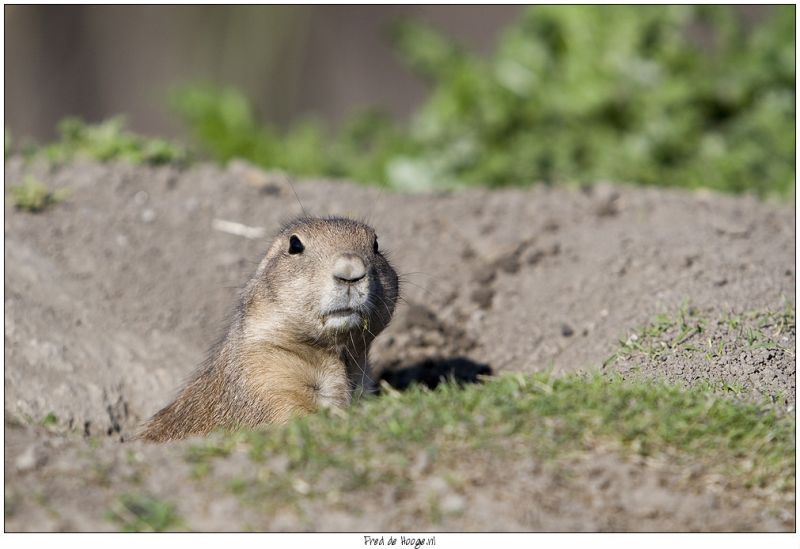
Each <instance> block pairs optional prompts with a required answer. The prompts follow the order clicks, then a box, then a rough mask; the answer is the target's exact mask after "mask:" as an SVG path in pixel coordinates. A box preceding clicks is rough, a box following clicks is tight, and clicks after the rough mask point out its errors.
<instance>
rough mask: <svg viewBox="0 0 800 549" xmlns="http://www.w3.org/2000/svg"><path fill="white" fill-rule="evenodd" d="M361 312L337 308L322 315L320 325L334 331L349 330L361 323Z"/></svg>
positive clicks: (348, 308)
mask: <svg viewBox="0 0 800 549" xmlns="http://www.w3.org/2000/svg"><path fill="white" fill-rule="evenodd" d="M361 315H362V313H361V311H359V310H357V309H354V308H352V307H339V308H336V309H331V310H329V311H326V312H324V313H323V314H322V323H323V324H324V325H325V327H326V328H333V329H336V330H342V329H350V328H355V327H356V326H360V325H361V323H362V316H361Z"/></svg>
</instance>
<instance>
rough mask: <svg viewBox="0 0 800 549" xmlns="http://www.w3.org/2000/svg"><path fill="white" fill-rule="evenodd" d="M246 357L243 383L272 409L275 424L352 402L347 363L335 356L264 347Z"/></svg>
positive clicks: (242, 374) (305, 349)
mask: <svg viewBox="0 0 800 549" xmlns="http://www.w3.org/2000/svg"><path fill="white" fill-rule="evenodd" d="M243 358H244V359H243V361H242V372H241V380H242V381H243V382H244V383H245V385H246V387H247V390H248V392H249V393H251V394H252V395H253V396H254V397H255V398H257V399H258V400H260V401H262V402H264V404H265V405H266V406H267V407H268V409H269V415H270V416H271V418H270V419H271V421H274V422H278V423H283V422H286V421H288V420H289V419H291V418H292V417H295V416H298V415H303V414H307V413H310V412H313V411H314V410H316V409H318V408H324V407H331V406H337V407H344V406H347V405H348V404H349V403H350V398H351V391H350V386H349V384H348V380H347V372H346V367H345V364H344V363H343V362H342V361H341V360H340V359H339V358H338V357H337V356H335V355H334V354H332V353H329V352H324V351H320V350H316V349H309V348H301V349H293V350H291V351H289V350H284V349H280V348H275V347H271V346H267V345H262V346H256V347H255V348H251V349H250V350H248V351H247V352H246V353H245V356H244V357H243Z"/></svg>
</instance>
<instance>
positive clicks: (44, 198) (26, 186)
mask: <svg viewBox="0 0 800 549" xmlns="http://www.w3.org/2000/svg"><path fill="white" fill-rule="evenodd" d="M69 192H70V191H69V189H61V190H60V191H56V192H53V191H51V190H50V189H48V188H47V187H46V186H45V185H44V183H42V182H41V181H39V180H38V179H36V178H35V177H33V176H27V177H26V178H25V180H24V182H23V183H22V184H21V185H13V186H11V199H12V200H13V203H14V207H16V208H17V209H19V210H25V211H28V212H33V213H37V212H41V211H43V210H45V209H46V208H47V207H49V206H52V205H53V204H57V203H58V202H61V201H62V200H64V199H65V198H66V197H67V196H68V195H69Z"/></svg>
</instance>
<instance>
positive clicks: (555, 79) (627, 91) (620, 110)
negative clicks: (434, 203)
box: [84, 5, 795, 197]
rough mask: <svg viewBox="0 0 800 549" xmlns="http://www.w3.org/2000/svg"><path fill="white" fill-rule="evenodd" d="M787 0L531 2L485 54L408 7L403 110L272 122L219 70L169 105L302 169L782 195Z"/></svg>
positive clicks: (203, 138) (788, 174) (218, 152)
mask: <svg viewBox="0 0 800 549" xmlns="http://www.w3.org/2000/svg"><path fill="white" fill-rule="evenodd" d="M794 13H795V8H794V6H774V7H772V8H771V9H770V10H769V11H768V12H767V14H766V16H765V17H764V18H763V19H762V20H761V21H759V22H758V24H756V25H748V24H747V21H746V20H745V18H743V17H742V16H741V13H740V12H739V11H737V9H736V8H734V7H732V6H646V7H645V6H629V5H628V6H589V5H585V6H535V7H529V8H526V9H525V10H523V11H522V12H520V14H519V16H518V17H517V18H516V19H515V20H514V22H513V23H511V24H510V25H509V26H508V28H506V29H505V30H504V31H502V33H500V35H499V39H498V40H497V44H496V47H495V49H494V51H493V53H491V54H490V55H488V56H482V55H480V54H476V53H474V52H471V51H469V50H468V49H466V48H464V47H462V46H460V45H459V44H458V43H457V42H456V41H454V40H452V39H450V38H449V37H448V36H446V35H445V34H443V33H440V32H438V31H436V30H434V28H433V27H432V26H430V25H426V24H423V23H420V22H416V21H413V20H402V21H399V22H396V23H395V24H394V25H392V26H391V32H390V33H389V36H390V40H391V44H392V45H393V47H394V48H395V50H396V52H397V53H398V55H399V56H400V58H401V59H402V60H403V61H404V63H405V64H406V65H407V66H408V67H409V68H410V69H411V70H412V71H413V72H414V73H415V74H416V75H418V76H419V77H421V78H422V79H424V81H425V82H427V84H428V85H429V88H430V93H429V95H428V97H427V98H426V99H425V100H424V101H422V103H421V105H419V107H418V108H417V109H416V110H415V111H414V112H413V113H412V114H411V116H410V117H409V119H408V120H406V121H398V120H397V119H396V118H397V117H392V116H391V115H390V114H387V113H382V112H380V111H378V110H375V109H367V110H362V111H360V112H355V113H353V114H351V115H349V117H348V118H347V119H346V120H344V121H343V122H341V123H340V124H338V126H337V127H331V125H330V124H327V123H326V122H325V121H323V120H321V119H319V118H313V117H301V118H300V119H299V120H295V121H290V123H289V124H287V125H285V127H283V128H280V127H279V126H278V125H276V124H265V123H263V122H262V118H261V117H260V116H259V115H258V114H257V112H256V109H255V108H254V106H253V105H252V104H251V101H250V100H249V99H248V96H247V95H246V94H245V93H243V92H242V91H239V90H237V89H235V88H232V87H220V86H216V85H213V84H196V83H195V84H183V85H180V86H177V87H176V88H175V89H174V90H173V92H172V94H171V97H170V105H171V107H172V109H173V110H174V112H175V113H177V114H178V116H179V117H180V119H181V120H182V121H183V123H184V124H185V127H186V129H187V131H188V133H189V134H190V136H191V138H192V140H193V143H194V145H195V146H197V147H198V148H199V149H200V150H201V151H203V152H204V153H205V154H208V155H209V156H211V157H212V158H214V159H216V160H219V161H226V160H228V159H231V158H234V157H237V158H244V159H246V160H249V161H251V162H253V163H255V164H258V165H261V166H264V167H267V168H277V169H283V170H286V171H288V172H290V173H294V174H297V175H318V176H332V177H345V178H349V179H353V180H356V181H360V182H364V183H374V184H380V185H386V186H389V187H392V188H396V189H401V190H429V189H444V188H459V187H464V186H472V185H487V186H490V187H501V186H508V185H529V184H532V183H536V182H545V183H568V184H586V183H592V182H596V181H599V180H610V181H619V182H630V183H634V184H646V185H664V186H678V187H688V188H698V187H704V188H711V189H716V190H721V191H729V192H745V191H749V192H754V193H756V194H758V195H760V196H770V195H775V196H781V197H789V196H792V195H793V192H794V178H795V174H794V165H795V156H794V151H795V123H794V120H795V114H794V113H795V107H794V104H795V88H794V82H795V68H794V67H795V53H794V50H795V17H794ZM84 131H90V130H87V129H86V128H84ZM117 131H122V130H121V127H119V128H117ZM128 148H129V147H125V148H124V150H127V149H128ZM134 148H135V147H134ZM156 149H157V150H158V151H159V154H156V157H163V158H169V157H170V156H171V153H168V152H166V151H167V150H168V148H167V147H166V145H165V144H164V143H161V144H159V146H158V147H156ZM106 152H107V151H106ZM137 154H143V153H142V152H140V153H137Z"/></svg>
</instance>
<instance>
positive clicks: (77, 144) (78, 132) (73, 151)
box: [34, 116, 187, 164]
mask: <svg viewBox="0 0 800 549" xmlns="http://www.w3.org/2000/svg"><path fill="white" fill-rule="evenodd" d="M58 132H59V134H60V139H59V140H58V141H56V142H54V143H52V144H50V145H46V146H44V147H43V148H41V149H35V150H34V152H35V153H36V154H41V155H42V156H44V157H45V158H47V159H49V160H51V161H55V162H65V161H68V160H71V159H73V158H75V157H87V158H91V159H93V160H99V161H101V162H105V161H108V160H115V159H121V160H127V161H130V162H134V163H137V164H138V163H147V164H163V163H167V162H182V161H185V160H186V159H187V153H186V151H185V150H184V149H183V148H182V147H180V146H178V145H175V144H173V143H170V142H169V141H166V140H164V139H151V138H145V137H142V136H140V135H136V134H134V133H132V132H130V131H128V130H126V129H125V119H124V118H123V117H119V116H118V117H115V118H111V119H109V120H105V121H103V122H101V123H99V124H86V123H84V122H83V121H81V120H79V119H77V118H66V119H64V120H62V121H61V123H59V125H58Z"/></svg>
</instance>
